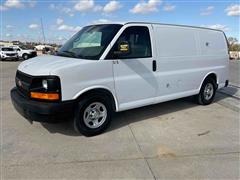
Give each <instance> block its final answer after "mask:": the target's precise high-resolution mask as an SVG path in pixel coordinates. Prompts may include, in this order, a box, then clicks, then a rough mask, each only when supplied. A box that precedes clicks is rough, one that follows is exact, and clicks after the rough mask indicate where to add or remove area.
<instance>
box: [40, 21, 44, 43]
mask: <svg viewBox="0 0 240 180" xmlns="http://www.w3.org/2000/svg"><path fill="white" fill-rule="evenodd" d="M41 29H42V35H43V43H44V44H45V34H44V28H43V21H42V18H41Z"/></svg>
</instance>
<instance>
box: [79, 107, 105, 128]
mask: <svg viewBox="0 0 240 180" xmlns="http://www.w3.org/2000/svg"><path fill="white" fill-rule="evenodd" d="M106 119H107V108H106V107H105V105H104V104H103V103H100V102H94V103H92V104H90V105H89V106H88V107H87V108H86V109H85V111H84V113H83V120H84V123H85V125H86V126H87V127H89V128H91V129H94V128H98V127H100V126H101V125H102V124H103V123H104V122H105V121H106Z"/></svg>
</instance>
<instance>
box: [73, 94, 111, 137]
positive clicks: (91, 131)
mask: <svg viewBox="0 0 240 180" xmlns="http://www.w3.org/2000/svg"><path fill="white" fill-rule="evenodd" d="M98 102H99V103H101V104H103V105H104V106H105V107H106V111H107V113H106V114H107V115H106V119H105V120H104V122H103V124H101V123H100V124H101V125H100V126H99V127H96V128H90V127H88V126H90V124H88V125H87V124H86V122H85V121H84V114H85V110H86V111H87V108H88V107H89V106H90V105H91V104H94V103H98ZM112 112H113V110H112V106H111V100H110V98H108V97H107V96H106V97H105V96H102V95H97V94H92V95H88V96H87V97H85V98H84V99H81V100H80V101H79V103H78V105H77V108H76V109H75V115H74V121H73V125H74V129H75V131H77V132H79V133H81V134H83V135H84V136H95V135H98V134H101V133H102V132H104V131H105V130H106V129H107V127H108V126H109V125H110V122H111V119H112Z"/></svg>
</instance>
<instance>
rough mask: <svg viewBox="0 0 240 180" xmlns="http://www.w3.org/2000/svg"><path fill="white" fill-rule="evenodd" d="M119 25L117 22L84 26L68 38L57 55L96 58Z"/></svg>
mask: <svg viewBox="0 0 240 180" xmlns="http://www.w3.org/2000/svg"><path fill="white" fill-rule="evenodd" d="M121 27H122V25H117V24H105V25H93V26H86V27H84V28H83V29H81V30H80V31H79V32H78V33H76V34H75V35H74V36H73V37H72V38H71V39H70V40H68V41H67V42H66V43H65V44H64V45H63V46H62V47H61V48H60V49H59V50H58V52H57V55H59V56H67V57H75V58H82V59H92V60H97V59H99V58H100V57H101V55H102V53H103V52H104V50H105V49H106V48H107V46H108V45H109V43H110V42H111V40H112V39H113V37H114V36H115V34H116V33H117V32H118V31H119V29H120V28H121Z"/></svg>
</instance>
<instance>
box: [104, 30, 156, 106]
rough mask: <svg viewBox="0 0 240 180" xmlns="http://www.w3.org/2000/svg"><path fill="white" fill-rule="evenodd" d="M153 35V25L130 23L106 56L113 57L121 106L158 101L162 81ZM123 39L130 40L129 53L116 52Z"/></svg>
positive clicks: (116, 86) (116, 88) (117, 93)
mask: <svg viewBox="0 0 240 180" xmlns="http://www.w3.org/2000/svg"><path fill="white" fill-rule="evenodd" d="M151 35H152V28H151V25H145V26H142V25H141V26H129V27H126V28H125V30H124V31H123V32H122V34H121V35H120V37H119V38H118V40H117V41H116V42H115V44H114V46H113V47H112V49H111V50H110V52H109V54H108V55H107V57H106V59H109V60H112V61H113V73H114V82H115V91H116V95H117V99H118V102H119V110H125V109H130V108H135V107H140V106H144V105H148V104H152V103H154V97H155V96H156V92H157V89H158V83H157V80H156V75H155V71H156V68H157V64H156V63H157V62H156V59H155V53H154V50H153V47H154V45H153V40H152V38H151V37H152V36H151ZM122 42H127V43H128V44H129V53H127V54H119V53H116V52H117V51H118V48H119V44H121V43H122Z"/></svg>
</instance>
